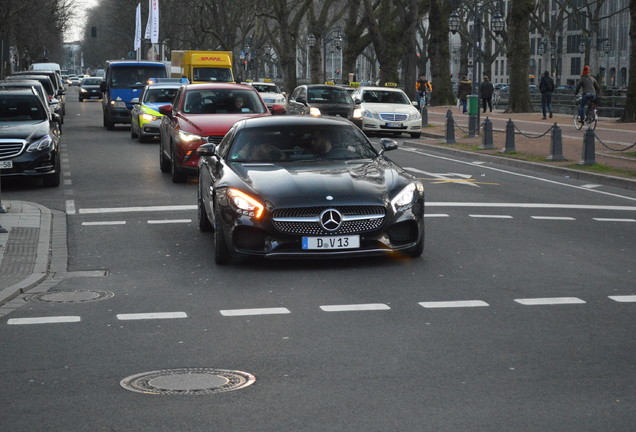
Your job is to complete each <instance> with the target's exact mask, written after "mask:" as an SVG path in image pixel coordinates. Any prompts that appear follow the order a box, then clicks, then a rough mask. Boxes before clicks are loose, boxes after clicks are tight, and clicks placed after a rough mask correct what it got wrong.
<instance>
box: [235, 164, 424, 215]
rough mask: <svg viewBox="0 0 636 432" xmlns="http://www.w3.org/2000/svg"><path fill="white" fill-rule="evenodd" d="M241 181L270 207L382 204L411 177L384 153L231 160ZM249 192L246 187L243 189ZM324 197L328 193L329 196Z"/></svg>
mask: <svg viewBox="0 0 636 432" xmlns="http://www.w3.org/2000/svg"><path fill="white" fill-rule="evenodd" d="M232 168H233V170H234V172H235V173H236V174H237V175H238V177H240V179H241V180H242V182H243V183H244V184H245V185H246V186H247V187H248V188H251V189H252V190H251V192H252V193H255V194H257V195H259V196H260V197H261V198H262V199H264V200H265V201H266V202H268V203H269V204H271V205H272V206H274V207H288V206H304V205H316V204H317V203H321V202H323V203H324V205H343V204H356V203H357V204H377V205H386V203H387V202H388V200H389V197H390V196H393V195H394V194H395V193H397V191H398V190H400V189H401V188H402V187H404V186H406V184H408V183H410V182H411V181H413V178H412V177H411V176H410V175H409V174H407V173H405V172H404V171H403V170H402V169H401V168H399V167H398V166H397V165H395V164H394V163H393V162H391V161H390V160H388V159H386V158H384V157H378V158H376V159H374V160H369V159H365V160H360V161H347V162H345V161H333V160H323V161H317V162H312V163H311V165H308V163H307V162H290V163H286V162H285V163H273V164H271V163H270V164H265V163H262V164H260V163H239V162H235V163H232ZM246 192H250V191H246ZM328 197H331V199H329V198H328Z"/></svg>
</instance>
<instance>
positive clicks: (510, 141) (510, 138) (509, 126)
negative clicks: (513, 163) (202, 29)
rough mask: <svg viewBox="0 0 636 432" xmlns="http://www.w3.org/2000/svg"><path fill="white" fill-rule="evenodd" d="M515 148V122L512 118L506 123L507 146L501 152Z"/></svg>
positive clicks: (508, 151) (512, 150)
mask: <svg viewBox="0 0 636 432" xmlns="http://www.w3.org/2000/svg"><path fill="white" fill-rule="evenodd" d="M514 151H516V150H515V124H514V123H513V121H512V119H508V122H507V123H506V148H504V149H503V150H502V151H501V153H510V152H514Z"/></svg>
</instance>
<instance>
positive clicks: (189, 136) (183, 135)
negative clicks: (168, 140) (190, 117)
mask: <svg viewBox="0 0 636 432" xmlns="http://www.w3.org/2000/svg"><path fill="white" fill-rule="evenodd" d="M179 139H180V140H181V141H184V142H193V141H203V137H202V136H201V135H197V134H193V133H190V132H186V131H182V130H180V131H179Z"/></svg>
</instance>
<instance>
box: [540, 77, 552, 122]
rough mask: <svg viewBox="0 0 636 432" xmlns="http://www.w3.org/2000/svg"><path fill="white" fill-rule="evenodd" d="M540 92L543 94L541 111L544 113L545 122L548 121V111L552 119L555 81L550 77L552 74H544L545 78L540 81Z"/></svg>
mask: <svg viewBox="0 0 636 432" xmlns="http://www.w3.org/2000/svg"><path fill="white" fill-rule="evenodd" d="M539 91H540V92H541V111H542V112H543V120H545V119H546V117H545V114H546V110H547V111H548V112H549V113H550V118H552V93H553V92H554V80H553V79H552V77H551V76H550V72H548V71H545V72H543V76H542V77H541V79H540V80H539Z"/></svg>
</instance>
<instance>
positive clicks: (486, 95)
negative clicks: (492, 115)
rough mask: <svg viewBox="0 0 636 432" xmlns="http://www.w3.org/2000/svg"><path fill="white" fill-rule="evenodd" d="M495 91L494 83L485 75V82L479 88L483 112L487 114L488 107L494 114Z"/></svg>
mask: <svg viewBox="0 0 636 432" xmlns="http://www.w3.org/2000/svg"><path fill="white" fill-rule="evenodd" d="M494 91H495V88H494V87H493V85H492V83H491V82H490V80H489V79H488V77H487V76H485V75H484V80H483V82H482V83H481V86H480V87H479V97H480V98H481V108H482V110H483V112H486V105H488V108H489V109H490V112H492V94H493V92H494Z"/></svg>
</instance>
